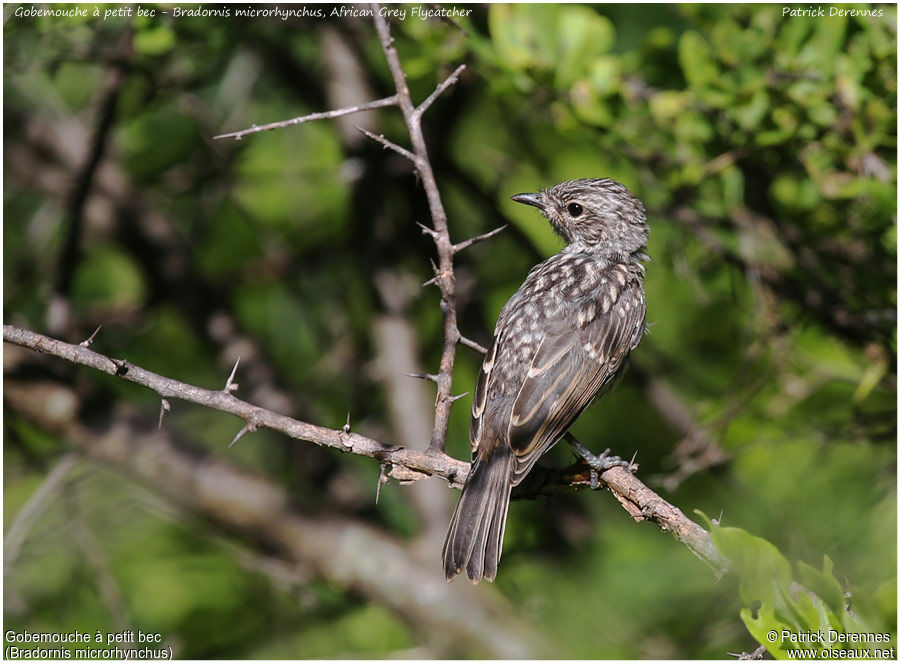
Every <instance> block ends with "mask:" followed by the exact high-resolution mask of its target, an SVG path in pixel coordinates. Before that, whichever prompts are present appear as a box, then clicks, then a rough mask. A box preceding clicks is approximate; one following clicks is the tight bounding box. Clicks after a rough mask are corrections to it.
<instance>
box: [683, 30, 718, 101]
mask: <svg viewBox="0 0 900 663" xmlns="http://www.w3.org/2000/svg"><path fill="white" fill-rule="evenodd" d="M678 61H679V62H680V63H681V70H682V72H683V73H684V77H685V79H687V82H688V84H689V85H691V86H693V87H701V88H702V87H706V86H708V85H710V84H712V83H715V82H716V81H717V80H718V78H719V67H718V65H717V64H716V61H715V59H714V58H713V52H712V48H710V45H709V43H708V42H707V41H706V40H705V39H704V38H703V37H702V36H701V35H700V33H698V32H694V31H692V30H689V31H687V32H685V33H684V34H683V35H681V39H680V40H679V42H678Z"/></svg>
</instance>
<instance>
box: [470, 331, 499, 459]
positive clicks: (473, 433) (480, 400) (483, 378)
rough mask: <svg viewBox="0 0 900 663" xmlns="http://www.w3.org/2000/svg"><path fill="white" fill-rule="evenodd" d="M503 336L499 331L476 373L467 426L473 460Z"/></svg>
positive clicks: (479, 440)
mask: <svg viewBox="0 0 900 663" xmlns="http://www.w3.org/2000/svg"><path fill="white" fill-rule="evenodd" d="M502 335H503V332H502V331H501V332H500V333H498V335H497V336H495V337H494V340H493V341H492V342H491V347H489V348H488V351H487V353H485V355H484V363H482V365H481V371H480V372H479V373H478V381H477V382H476V383H475V394H474V396H473V399H472V420H471V423H470V425H469V441H470V442H471V443H472V458H475V455H476V453H477V452H478V445H479V443H480V442H481V434H482V431H483V430H484V428H483V426H482V415H483V414H484V406H485V404H486V402H487V393H488V383H489V382H490V379H491V371H492V370H493V368H494V361H495V360H496V359H497V348H498V347H499V346H500V338H501V336H502Z"/></svg>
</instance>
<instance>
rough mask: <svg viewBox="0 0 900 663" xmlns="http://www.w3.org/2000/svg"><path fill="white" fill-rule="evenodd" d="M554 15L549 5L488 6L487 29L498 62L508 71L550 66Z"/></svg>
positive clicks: (554, 48) (555, 10)
mask: <svg viewBox="0 0 900 663" xmlns="http://www.w3.org/2000/svg"><path fill="white" fill-rule="evenodd" d="M557 13H558V8H557V7H555V6H553V5H538V4H524V5H499V4H496V5H491V8H490V10H489V11H488V26H489V28H490V31H491V38H492V39H493V41H494V47H495V49H496V50H497V54H498V55H499V58H500V62H501V63H502V64H503V65H505V66H506V67H507V68H508V69H510V70H512V71H520V70H523V69H528V68H536V69H548V68H550V67H552V66H553V64H554V62H555V60H556V55H557V43H556V39H557V33H556V24H557Z"/></svg>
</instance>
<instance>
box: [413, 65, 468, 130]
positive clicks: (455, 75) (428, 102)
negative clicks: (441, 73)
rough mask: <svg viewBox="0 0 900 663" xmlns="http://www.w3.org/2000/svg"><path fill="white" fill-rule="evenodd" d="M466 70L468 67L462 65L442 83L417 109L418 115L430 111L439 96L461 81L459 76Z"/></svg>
mask: <svg viewBox="0 0 900 663" xmlns="http://www.w3.org/2000/svg"><path fill="white" fill-rule="evenodd" d="M465 68H466V65H464V64H461V65H459V66H458V67H457V68H456V69H455V70H454V72H453V73H452V74H450V75H449V76H447V78H446V79H445V80H444V82H443V83H441V84H440V85H438V86H437V88H435V90H434V92H432V93H431V94H430V95H429V96H428V98H427V99H426V100H425V101H423V102H422V103H421V104H419V107H418V108H416V114H417V115H418V116H420V117H421V116H422V114H424V113H425V111H427V110H428V108H429V107H430V106H431V104H433V103H434V102H435V100H436V99H437V98H438V97H439V96H441V95H442V94H443V93H444V91H445V90H446V89H447V88H448V87H450V86H451V85H453V84H454V83H456V81H457V80H459V75H460V74H461V73H462V72H463V70H464V69H465Z"/></svg>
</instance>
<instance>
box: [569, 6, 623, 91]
mask: <svg viewBox="0 0 900 663" xmlns="http://www.w3.org/2000/svg"><path fill="white" fill-rule="evenodd" d="M614 42H615V29H614V28H613V25H612V23H611V22H610V20H609V19H608V18H606V17H605V16H601V15H600V14H598V13H597V12H596V11H594V10H593V9H589V8H587V7H580V6H566V7H565V8H564V9H562V10H561V12H560V15H559V23H558V26H557V43H558V44H559V57H558V59H557V61H556V87H557V88H567V87H568V86H569V85H571V84H572V82H573V81H575V80H576V79H578V78H581V77H582V76H584V75H585V74H587V73H588V72H589V71H591V69H592V67H593V65H594V62H595V61H596V59H597V58H598V57H599V56H601V55H603V54H604V53H606V52H607V51H609V49H610V48H612V46H613V43H614Z"/></svg>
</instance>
